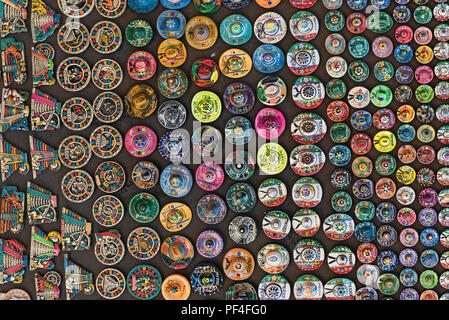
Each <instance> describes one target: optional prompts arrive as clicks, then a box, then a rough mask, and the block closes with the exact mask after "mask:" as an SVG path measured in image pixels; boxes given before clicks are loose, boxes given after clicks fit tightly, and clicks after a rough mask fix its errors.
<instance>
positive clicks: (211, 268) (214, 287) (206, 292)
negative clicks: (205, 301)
mask: <svg viewBox="0 0 449 320" xmlns="http://www.w3.org/2000/svg"><path fill="white" fill-rule="evenodd" d="M190 284H191V285H192V288H193V290H194V291H195V292H196V293H197V294H199V295H201V296H210V295H214V294H216V293H217V292H218V291H219V290H220V289H221V287H222V285H223V274H222V273H221V271H220V269H219V268H218V267H217V266H215V265H214V264H212V263H207V262H201V263H199V264H198V265H197V266H196V267H195V268H194V269H193V271H192V274H191V275H190Z"/></svg>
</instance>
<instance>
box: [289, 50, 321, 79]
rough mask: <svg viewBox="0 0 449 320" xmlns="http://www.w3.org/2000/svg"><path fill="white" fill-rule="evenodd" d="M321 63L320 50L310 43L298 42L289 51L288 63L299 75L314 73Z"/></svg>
mask: <svg viewBox="0 0 449 320" xmlns="http://www.w3.org/2000/svg"><path fill="white" fill-rule="evenodd" d="M319 63H320V54H319V52H318V50H317V49H316V48H315V47H314V46H313V45H312V44H310V43H306V42H297V43H295V44H293V45H292V46H291V47H290V49H289V50H288V53H287V65H288V67H289V68H290V70H291V71H292V72H293V73H294V74H296V75H297V76H306V75H309V74H311V73H313V72H314V71H315V70H316V69H317V68H318V65H319Z"/></svg>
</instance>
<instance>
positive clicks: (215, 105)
mask: <svg viewBox="0 0 449 320" xmlns="http://www.w3.org/2000/svg"><path fill="white" fill-rule="evenodd" d="M192 113H193V116H194V117H195V119H197V120H198V121H201V122H202V123H209V122H213V121H215V120H217V119H218V117H219V116H220V114H221V100H220V97H219V96H217V95H216V94H215V93H213V92H212V91H200V92H198V93H197V94H196V95H195V96H194V97H193V98H192Z"/></svg>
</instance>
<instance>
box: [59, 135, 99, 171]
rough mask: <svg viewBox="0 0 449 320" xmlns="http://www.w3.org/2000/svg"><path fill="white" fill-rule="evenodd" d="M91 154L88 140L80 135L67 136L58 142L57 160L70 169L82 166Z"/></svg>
mask: <svg viewBox="0 0 449 320" xmlns="http://www.w3.org/2000/svg"><path fill="white" fill-rule="evenodd" d="M91 156H92V151H91V149H90V146H89V142H88V141H87V140H86V139H84V138H83V137H81V136H69V137H67V138H65V139H64V140H62V141H61V143H60V144H59V148H58V157H59V160H61V162H62V164H63V165H65V166H66V167H68V168H70V169H78V168H81V167H84V166H85V165H86V164H87V163H88V162H89V160H90V158H91Z"/></svg>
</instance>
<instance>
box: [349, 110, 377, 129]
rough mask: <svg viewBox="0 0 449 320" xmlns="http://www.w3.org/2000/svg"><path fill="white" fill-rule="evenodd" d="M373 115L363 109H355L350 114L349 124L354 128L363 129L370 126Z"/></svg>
mask: <svg viewBox="0 0 449 320" xmlns="http://www.w3.org/2000/svg"><path fill="white" fill-rule="evenodd" d="M372 123H373V117H372V116H371V113H369V112H368V111H365V110H357V111H356V112H354V113H353V114H352V116H351V125H352V127H353V128H354V129H355V130H358V131H365V130H368V129H369V128H370V127H371V124H372Z"/></svg>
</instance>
